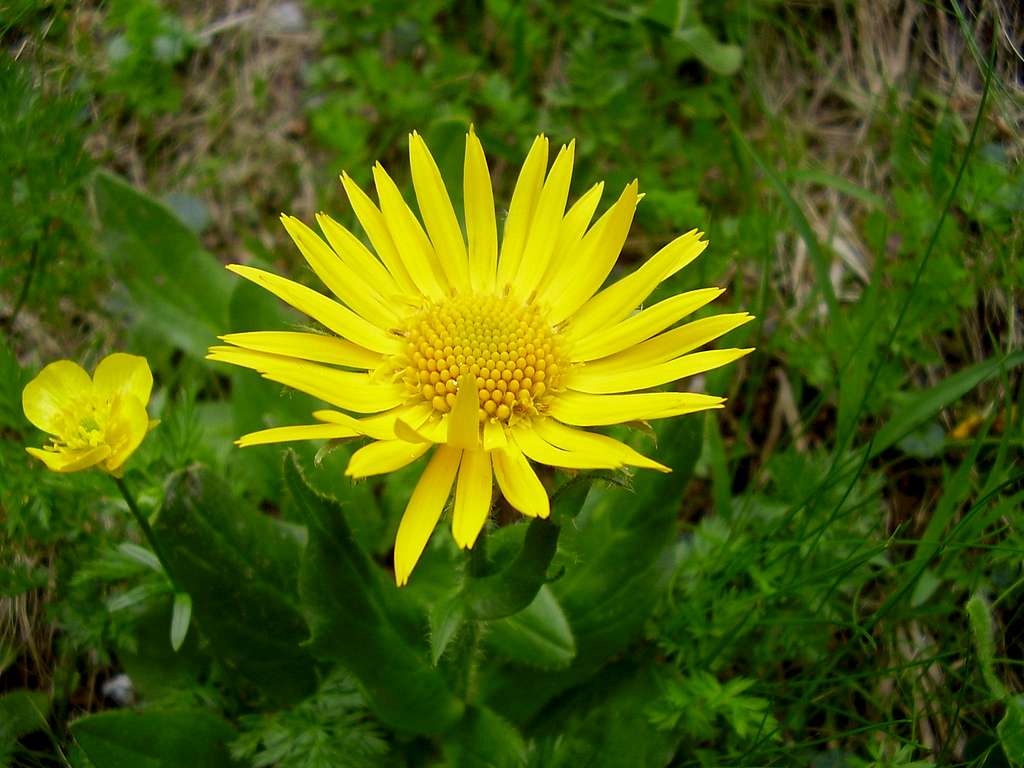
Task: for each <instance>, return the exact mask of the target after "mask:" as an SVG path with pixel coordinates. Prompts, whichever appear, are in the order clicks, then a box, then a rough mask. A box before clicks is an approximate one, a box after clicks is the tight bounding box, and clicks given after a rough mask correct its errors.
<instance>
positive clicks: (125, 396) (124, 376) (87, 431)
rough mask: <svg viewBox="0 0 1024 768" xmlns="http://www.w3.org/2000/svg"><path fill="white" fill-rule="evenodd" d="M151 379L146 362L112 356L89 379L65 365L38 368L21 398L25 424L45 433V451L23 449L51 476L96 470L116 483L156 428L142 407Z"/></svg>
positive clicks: (67, 362)
mask: <svg viewBox="0 0 1024 768" xmlns="http://www.w3.org/2000/svg"><path fill="white" fill-rule="evenodd" d="M152 389H153V374H152V373H151V372H150V370H149V363H147V362H146V358H144V357H137V356H135V355H126V354H124V353H122V352H117V353H115V354H113V355H110V356H108V357H106V358H104V359H103V360H101V361H100V364H99V365H97V366H96V371H95V373H93V376H92V378H89V374H88V373H86V372H85V371H84V370H82V367H81V366H80V365H78V364H77V363H73V362H71V361H70V360H58V361H57V362H55V363H50V364H49V365H48V366H46V367H45V368H43V370H42V371H40V372H39V375H38V376H36V377H35V378H34V379H32V381H30V382H29V383H28V384H26V385H25V389H24V391H22V393H21V404H22V408H23V409H24V411H25V416H27V417H28V420H29V421H31V422H32V423H33V424H35V425H36V426H37V427H39V429H41V430H43V431H44V432H48V433H49V434H50V435H51V436H52V437H51V443H50V445H47V446H45V447H44V448H42V449H39V448H26V449H25V450H27V451H28V452H29V453H30V454H32V455H33V456H35V457H36V458H38V459H41V460H42V461H43V462H44V463H45V464H46V466H47V467H49V468H50V469H52V470H54V471H55V472H77V471H78V470H80V469H88V468H89V467H94V466H99V467H100V469H102V470H104V471H106V472H109V473H110V474H112V475H114V476H115V477H120V475H121V472H122V467H123V465H124V462H125V461H126V460H127V459H128V457H129V456H130V455H131V454H132V452H133V451H134V450H135V449H136V448H138V447H139V444H140V443H141V442H142V438H144V437H145V436H146V433H147V432H148V431H149V430H150V428H151V427H153V426H155V425H156V422H155V421H154V422H150V420H149V415H148V414H147V413H146V404H147V403H148V402H149V394H150V392H151V391H152Z"/></svg>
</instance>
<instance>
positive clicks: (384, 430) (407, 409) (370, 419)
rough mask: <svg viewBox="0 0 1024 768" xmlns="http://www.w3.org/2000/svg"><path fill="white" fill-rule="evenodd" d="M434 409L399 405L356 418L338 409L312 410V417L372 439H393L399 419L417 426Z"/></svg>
mask: <svg viewBox="0 0 1024 768" xmlns="http://www.w3.org/2000/svg"><path fill="white" fill-rule="evenodd" d="M433 413H434V409H433V408H431V407H430V405H428V404H427V403H417V404H416V405H411V406H400V407H398V408H394V409H392V410H390V411H385V412H384V413H378V414H375V415H373V416H366V417H364V418H362V419H356V418H353V417H352V416H350V415H349V414H347V413H341V412H340V411H313V418H315V419H319V420H320V421H326V422H329V423H331V424H337V425H341V426H345V427H348V428H349V429H352V430H354V431H356V432H357V433H358V434H360V435H366V436H367V437H372V438H373V439H374V440H395V439H396V437H397V436H396V434H395V425H396V423H397V421H398V420H399V419H400V420H401V421H402V423H403V424H411V425H412V426H414V427H419V426H420V425H421V424H423V422H425V421H426V420H427V419H428V418H429V417H430V416H431V415H432V414H433Z"/></svg>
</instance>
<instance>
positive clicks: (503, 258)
mask: <svg viewBox="0 0 1024 768" xmlns="http://www.w3.org/2000/svg"><path fill="white" fill-rule="evenodd" d="M574 150H575V143H574V142H572V143H570V144H569V145H568V146H563V147H562V149H561V151H560V152H559V153H558V156H557V157H556V158H555V161H554V163H553V165H552V166H551V169H550V171H548V170H547V160H548V140H547V138H545V137H544V136H543V135H541V136H538V137H537V139H536V140H535V141H534V143H533V146H532V148H531V149H530V152H529V154H528V155H527V157H526V161H525V162H524V164H523V167H522V170H521V171H520V174H519V178H518V181H517V183H516V185H515V189H514V191H513V194H512V201H511V204H510V205H509V209H508V217H507V219H506V220H505V222H504V227H503V233H502V239H501V245H500V248H499V240H498V227H497V221H496V216H495V208H494V199H493V197H492V193H491V181H490V177H489V173H488V169H487V161H486V159H485V157H484V152H483V148H482V147H481V145H480V142H479V140H478V139H477V137H476V135H475V134H474V133H473V131H472V129H470V132H469V134H468V135H467V137H466V154H465V170H464V182H463V198H464V200H465V210H464V219H463V220H464V222H465V232H466V236H465V238H464V237H463V229H462V226H460V223H459V220H458V218H457V217H456V215H455V211H454V209H453V207H452V204H451V200H450V198H449V196H448V192H447V190H446V188H445V184H444V181H443V180H442V178H441V174H440V172H439V170H438V168H437V165H436V164H435V162H434V159H433V158H432V157H431V154H430V151H429V150H428V149H427V146H426V144H425V143H424V141H423V139H422V138H421V137H420V136H419V135H418V134H416V133H413V134H412V135H411V136H410V139H409V155H410V164H411V169H412V181H413V186H414V188H415V194H416V200H417V202H418V204H419V211H420V218H417V216H416V215H415V214H414V213H413V211H412V210H411V209H410V208H409V206H408V205H407V204H406V202H405V200H404V199H403V198H402V195H401V193H400V192H399V190H398V187H397V186H396V185H395V183H394V181H392V179H391V177H390V176H388V174H387V172H386V171H385V170H384V168H383V167H381V165H380V164H377V165H376V166H374V168H373V177H374V183H375V186H376V189H377V198H378V201H379V203H374V202H373V201H372V200H371V199H370V198H369V196H367V195H366V193H365V192H363V191H362V190H361V189H360V188H359V187H358V186H357V185H356V184H355V182H354V181H353V180H352V179H351V178H350V177H349V176H348V175H347V174H342V177H341V180H342V184H343V185H344V188H345V191H346V193H347V195H348V198H349V201H350V202H351V204H352V207H353V209H354V211H355V214H356V217H357V218H358V219H359V222H360V223H361V224H362V227H363V229H364V230H365V232H366V237H367V238H368V240H369V243H370V244H371V246H372V247H373V250H374V251H375V252H376V254H374V253H373V252H371V250H370V249H369V248H367V247H366V246H365V245H364V244H363V242H362V241H361V240H360V239H359V238H358V237H356V236H355V235H354V234H352V233H351V232H349V231H348V230H347V229H345V228H344V227H343V226H342V225H340V224H339V223H338V222H336V221H335V220H334V219H332V218H330V217H329V216H327V215H326V214H319V215H318V216H317V222H318V223H319V225H320V229H321V231H322V232H323V235H324V237H325V238H326V241H325V240H324V239H323V238H321V236H320V235H318V234H317V233H315V232H314V231H313V230H312V229H310V228H309V227H307V226H306V225H305V224H303V223H302V222H300V221H299V220H298V219H295V218H293V217H290V216H283V217H282V221H283V223H284V226H285V228H286V229H287V230H288V232H289V234H290V235H291V236H292V239H294V241H295V243H296V245H298V247H299V250H300V251H301V252H302V255H303V256H304V257H305V259H306V261H307V262H308V263H309V265H310V267H311V268H312V269H313V271H314V272H315V273H316V275H317V276H318V277H319V278H320V279H321V280H322V281H323V283H324V284H325V285H326V286H327V287H328V288H329V289H330V290H331V292H332V293H333V294H334V295H335V297H337V300H335V299H333V298H329V297H327V296H325V295H324V294H322V293H320V292H318V291H315V290H312V289H310V288H307V287H305V286H303V285H300V284H298V283H295V282H292V281H291V280H287V279H285V278H283V277H279V276H278V275H274V274H271V273H269V272H265V271H263V270H260V269H254V268H252V267H246V266H240V265H231V266H229V267H228V269H230V270H232V271H233V272H235V273H237V274H239V275H241V276H242V277H244V278H246V279H248V280H251V281H253V282H254V283H256V284H257V285H260V286H261V287H263V288H265V289H266V290H268V291H270V292H271V293H273V294H275V295H276V296H278V297H279V298H281V299H282V300H283V301H285V302H287V303H288V304H290V305H292V306H293V307H295V308H296V309H298V310H300V311H301V312H303V313H305V314H306V315H308V316H309V317H310V318H312V319H313V320H315V321H316V322H317V323H318V324H319V325H321V326H323V327H324V328H325V329H326V331H327V332H326V333H316V332H305V333H303V332H252V333H234V334H229V335H227V336H222V337H221V339H222V340H223V341H225V342H227V344H229V345H231V346H215V347H212V348H211V349H210V354H209V358H210V359H211V360H219V361H222V362H226V363H232V364H234V365H240V366H244V367H247V368H252V369H255V370H257V371H259V372H260V373H262V374H263V376H264V377H266V378H267V379H270V380H271V381H275V382H279V383H281V384H284V385H286V386H289V387H293V388H295V389H298V390H300V391H302V392H306V393H308V394H311V395H313V396H314V397H317V398H319V399H321V400H323V401H325V402H327V403H330V404H331V405H333V406H336V407H337V408H339V409H341V410H323V411H317V412H315V413H314V414H313V416H314V417H315V418H316V419H318V420H319V421H320V423H319V424H312V425H304V426H287V427H276V428H273V429H266V430H262V431H260V432H254V433H252V434H248V435H245V436H243V437H242V438H241V439H240V440H239V441H238V443H239V445H242V446H249V445H260V444H265V443H277V442H285V441H290V440H309V439H317V438H321V439H323V438H327V439H337V438H350V437H361V436H365V437H369V438H371V440H372V442H370V443H369V444H368V445H366V446H364V447H362V448H360V449H359V450H357V451H356V452H355V453H354V454H353V455H352V458H351V460H350V462H349V465H348V469H347V474H349V475H350V476H352V477H367V476H369V475H376V474H381V473H386V472H391V471H393V470H396V469H399V468H400V467H403V466H405V465H407V464H409V463H411V462H412V461H414V460H416V459H417V458H418V457H420V456H422V455H424V454H425V453H427V452H428V451H430V450H431V448H433V447H434V446H436V448H435V449H434V452H433V455H432V457H431V459H430V461H429V463H428V464H427V467H426V470H425V471H424V472H423V475H422V476H421V478H420V480H419V483H418V484H417V486H416V489H415V490H414V491H413V494H412V498H411V500H410V501H409V505H408V507H407V508H406V510H405V514H404V515H403V517H402V522H401V524H400V526H399V530H398V536H397V540H396V542H395V578H396V580H397V582H398V584H399V585H401V584H404V583H405V582H406V581H407V580H408V578H409V574H410V573H411V571H412V569H413V566H414V565H415V564H416V561H417V560H418V559H419V557H420V555H421V554H422V552H423V549H424V547H425V546H426V543H427V540H428V538H429V537H430V534H431V531H432V530H433V529H434V527H435V526H436V524H437V522H438V520H439V519H440V516H441V513H442V511H443V510H444V506H445V504H446V502H447V500H448V497H449V495H450V494H451V491H452V486H453V485H454V486H455V504H454V511H453V517H452V533H453V535H454V537H455V540H456V542H457V543H458V544H459V546H461V547H467V548H468V547H472V546H473V543H474V542H475V541H476V539H477V536H478V535H479V533H480V531H481V529H482V528H483V525H484V523H485V521H486V519H487V515H488V512H489V510H490V506H491V500H492V492H493V481H492V478H493V479H496V480H497V485H498V488H499V489H500V491H501V493H502V494H503V495H504V497H505V499H506V500H507V501H508V502H509V504H511V505H512V506H513V507H514V508H515V509H517V510H518V511H519V512H521V513H522V514H524V515H528V516H531V517H546V516H547V515H548V513H549V501H548V496H547V493H546V491H545V489H544V486H543V485H542V484H541V481H540V479H539V478H538V477H537V474H536V472H535V471H534V469H533V466H532V465H531V464H530V461H531V460H532V461H534V462H537V463H539V464H547V465H551V466H556V467H566V468H572V469H589V468H615V467H621V466H623V465H630V466H635V467H647V468H651V469H656V470H661V471H666V472H667V471H669V470H668V468H667V467H664V466H662V465H661V464H659V463H657V462H656V461H653V460H652V459H649V458H647V457H646V456H643V455H641V454H639V453H637V452H636V451H635V450H633V449H632V448H630V447H629V446H627V445H625V444H623V443H621V442H619V441H617V440H614V439H612V438H611V437H608V436H606V435H602V434H599V433H596V432H593V431H589V430H586V429H581V427H600V426H605V425H611V424H619V423H623V422H630V421H639V420H646V419H659V418H664V417H668V416H676V415H679V414H684V413H692V412H695V411H702V410H706V409H709V408H720V407H722V403H723V402H724V401H723V399H722V398H720V397H714V396H711V395H705V394H696V393H690V392H638V391H639V390H646V389H650V388H653V387H657V386H659V385H662V384H667V383H669V382H672V381H676V380H677V379H681V378H685V377H689V376H693V375H694V374H697V373H701V372H703V371H707V370H710V369H712V368H717V367H719V366H721V365H725V364H726V363H730V362H732V361H734V360H736V359H738V358H739V357H742V356H743V355H745V354H747V353H748V352H749V351H750V350H747V349H715V350H709V351H702V352H693V350H695V349H697V348H698V347H700V346H701V345H703V344H706V343H707V342H709V341H711V340H713V339H715V338H717V337H718V336H720V335H722V334H724V333H726V332H727V331H730V330H732V329H733V328H736V327H738V326H740V325H742V324H743V323H745V322H747V321H748V320H750V319H751V317H750V315H748V314H746V313H738V314H729V315H719V316H716V317H710V318H705V319H702V320H697V321H695V322H691V323H688V324H686V325H681V326H677V323H678V322H679V321H680V320H681V319H682V318H683V317H685V316H686V315H688V314H690V313H692V312H694V311H696V310H697V309H699V308H701V307H703V306H704V305H706V304H708V303H709V302H711V301H712V300H713V299H715V298H716V297H717V296H719V295H720V294H721V293H722V290H721V289H718V288H708V289H703V290H696V291H690V292H688V293H683V294H679V295H676V296H672V297H670V298H667V299H665V300H663V301H660V302H658V303H656V304H653V305H651V306H649V307H647V308H644V309H642V310H641V311H639V312H635V311H634V310H636V309H637V308H638V307H640V306H641V305H642V304H643V303H644V301H645V300H646V299H647V297H648V296H649V295H650V294H651V292H652V291H653V290H654V289H655V288H656V287H657V286H658V285H659V284H660V283H661V282H662V281H664V280H665V279H667V278H669V277H671V276H672V275H674V274H675V273H676V272H678V271H679V270H680V269H682V268H683V267H684V266H686V265H687V264H688V263H690V262H691V261H692V260H693V259H695V258H696V257H697V256H698V255H699V254H700V253H701V251H703V250H704V248H705V246H706V245H707V243H706V242H705V241H703V240H701V236H702V233H700V232H698V231H697V230H693V231H691V232H688V233H687V234H685V235H683V236H681V237H679V238H677V239H675V240H673V241H672V242H671V243H669V244H668V245H666V246H665V247H664V248H662V249H661V250H660V251H658V252H657V253H656V254H655V255H654V256H652V257H651V258H650V259H649V260H647V262H646V263H644V264H643V265H642V266H641V267H639V268H638V269H636V270H635V271H634V272H633V273H632V274H630V275H628V276H626V277H623V278H621V279H620V280H618V281H617V282H614V283H612V284H611V285H609V286H608V287H606V288H603V289H602V285H604V282H605V280H606V279H607V277H608V275H609V274H610V273H611V271H612V268H613V267H614V265H615V262H616V260H617V259H618V256H619V252H620V251H621V249H622V246H623V243H624V242H625V240H626V235H627V233H628V231H629V227H630V224H631V222H632V219H633V212H634V210H635V208H636V205H637V203H638V202H639V201H640V198H641V195H640V194H639V193H638V190H637V182H636V181H634V182H632V183H631V184H629V185H627V186H626V188H625V190H624V191H623V192H622V194H621V195H620V196H619V198H618V199H617V200H616V201H615V202H614V203H613V204H612V205H611V206H610V207H609V208H608V210H607V211H606V212H605V213H604V214H603V215H602V216H601V217H600V218H598V220H597V221H596V222H595V223H594V224H593V225H592V226H589V225H590V222H591V219H592V217H593V215H594V212H595V211H596V209H597V206H598V202H599V200H600V198H601V192H602V190H603V184H597V185H595V186H594V187H593V188H591V189H590V190H589V191H588V192H586V193H585V194H584V195H583V196H582V197H580V198H579V199H578V200H577V201H576V202H575V203H574V204H573V205H572V206H571V207H569V209H568V211H567V210H566V203H567V200H568V195H569V186H570V179H571V176H572V166H573V154H574ZM421 221H422V223H421ZM351 413H356V414H363V415H364V416H363V417H361V418H359V417H355V416H352V415H351Z"/></svg>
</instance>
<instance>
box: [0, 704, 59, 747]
mask: <svg viewBox="0 0 1024 768" xmlns="http://www.w3.org/2000/svg"><path fill="white" fill-rule="evenodd" d="M49 713H50V698H49V696H47V695H46V694H45V693H44V692H42V691H24V690H18V691H9V692H8V693H5V694H3V695H2V696H0V754H2V747H3V742H11V743H13V742H15V741H17V740H18V739H20V738H21V737H22V736H25V735H26V734H29V733H32V732H33V731H41V730H43V729H44V728H46V718H47V716H48V715H49Z"/></svg>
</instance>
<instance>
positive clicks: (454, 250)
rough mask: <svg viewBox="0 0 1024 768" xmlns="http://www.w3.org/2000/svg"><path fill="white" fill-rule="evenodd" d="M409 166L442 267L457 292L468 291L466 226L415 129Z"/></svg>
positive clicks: (425, 145) (418, 200)
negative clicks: (463, 231) (463, 230)
mask: <svg viewBox="0 0 1024 768" xmlns="http://www.w3.org/2000/svg"><path fill="white" fill-rule="evenodd" d="M409 167H410V168H411V169H412V184H413V189H414V190H415V192H416V202H417V203H418V204H419V207H420V215H421V216H422V217H423V223H424V224H425V225H426V227H427V234H428V235H430V242H431V243H432V244H433V246H434V252H435V253H436V254H437V255H438V261H440V263H441V269H442V270H444V273H445V275H446V276H447V278H448V284H449V285H451V286H453V287H454V288H455V289H456V290H457V291H467V290H469V263H468V260H467V256H466V244H465V242H464V241H463V240H462V229H461V227H459V220H458V219H457V218H455V209H454V208H452V201H451V198H449V197H448V190H447V189H446V188H445V185H444V179H442V178H441V171H439V170H438V168H437V163H435V162H434V157H433V156H432V155H431V154H430V149H429V148H428V147H427V143H426V142H425V141H423V137H422V136H420V135H419V134H418V133H416V132H415V131H413V132H412V134H411V135H410V136H409Z"/></svg>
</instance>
